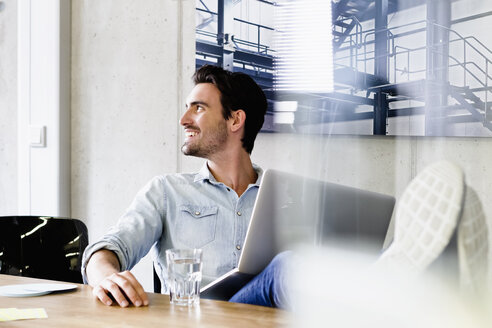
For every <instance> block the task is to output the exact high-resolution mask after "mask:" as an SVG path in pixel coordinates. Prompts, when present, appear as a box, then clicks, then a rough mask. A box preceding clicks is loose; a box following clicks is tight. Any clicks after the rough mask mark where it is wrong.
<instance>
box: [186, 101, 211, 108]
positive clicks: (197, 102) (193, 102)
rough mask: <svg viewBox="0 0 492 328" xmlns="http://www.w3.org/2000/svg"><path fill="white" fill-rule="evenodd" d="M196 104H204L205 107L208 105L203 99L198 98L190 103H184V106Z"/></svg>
mask: <svg viewBox="0 0 492 328" xmlns="http://www.w3.org/2000/svg"><path fill="white" fill-rule="evenodd" d="M196 105H202V106H206V107H209V106H208V104H207V103H206V102H204V101H200V100H197V101H192V102H191V103H189V104H185V107H186V108H188V107H191V106H196Z"/></svg>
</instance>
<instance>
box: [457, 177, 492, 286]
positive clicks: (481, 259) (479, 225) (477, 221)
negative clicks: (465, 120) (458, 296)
mask: <svg viewBox="0 0 492 328" xmlns="http://www.w3.org/2000/svg"><path fill="white" fill-rule="evenodd" d="M488 256H489V238H488V229H487V223H486V221H485V215H484V213H483V209H482V203H481V202H480V199H479V198H478V195H477V194H476V192H475V190H473V188H471V187H470V186H467V188H466V196H465V203H464V208H463V214H462V216H461V221H460V223H459V226H458V259H459V268H460V284H461V288H462V290H463V291H465V292H468V293H472V294H475V295H477V294H482V293H486V292H487V291H488V288H487V285H488V282H487V279H488V270H489V265H488Z"/></svg>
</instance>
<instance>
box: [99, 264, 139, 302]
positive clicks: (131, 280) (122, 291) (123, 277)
mask: <svg viewBox="0 0 492 328" xmlns="http://www.w3.org/2000/svg"><path fill="white" fill-rule="evenodd" d="M92 294H93V295H94V296H96V297H97V298H98V299H99V300H100V301H101V302H102V303H104V304H106V305H111V304H113V300H112V299H111V297H112V298H113V299H114V301H116V303H118V305H119V306H121V307H127V306H129V305H130V304H133V305H135V306H137V307H138V306H142V305H145V306H146V305H148V304H149V301H148V297H147V294H146V293H145V291H144V289H143V287H142V285H140V283H139V282H138V281H137V279H136V278H135V277H134V276H133V274H131V273H130V272H129V271H125V272H119V273H114V274H112V275H111V276H109V277H107V278H105V279H103V280H102V281H101V282H100V283H99V284H98V285H96V286H95V287H94V289H93V290H92Z"/></svg>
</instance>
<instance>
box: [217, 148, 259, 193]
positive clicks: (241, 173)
mask: <svg viewBox="0 0 492 328" xmlns="http://www.w3.org/2000/svg"><path fill="white" fill-rule="evenodd" d="M207 165H208V168H209V170H210V172H211V173H212V174H213V176H214V177H215V179H216V180H217V181H219V182H222V183H223V184H225V185H226V186H228V187H230V188H231V189H234V191H235V192H236V193H237V195H238V196H241V195H242V194H243V193H244V192H245V191H246V189H247V188H248V185H249V184H251V183H255V182H256V180H257V179H258V175H257V174H256V171H255V170H254V169H253V164H252V163H251V158H250V157H249V154H248V153H247V152H246V151H245V150H243V149H241V151H239V152H238V153H237V154H234V155H232V156H231V155H229V156H227V157H224V158H214V159H210V158H209V159H208V161H207Z"/></svg>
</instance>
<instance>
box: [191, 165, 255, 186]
mask: <svg viewBox="0 0 492 328" xmlns="http://www.w3.org/2000/svg"><path fill="white" fill-rule="evenodd" d="M253 169H254V170H255V172H256V174H258V178H257V179H256V182H255V183H254V184H253V185H256V186H259V185H260V183H261V179H262V178H263V169H262V168H261V167H259V166H258V165H256V164H254V163H253ZM206 180H208V181H209V182H212V183H217V180H215V177H214V176H213V174H212V172H210V170H209V168H208V165H207V162H206V161H205V163H204V164H203V166H202V168H201V169H200V171H198V172H197V173H196V175H195V180H194V182H198V181H206Z"/></svg>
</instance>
